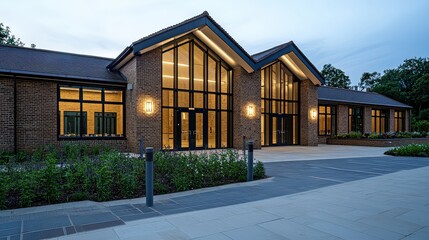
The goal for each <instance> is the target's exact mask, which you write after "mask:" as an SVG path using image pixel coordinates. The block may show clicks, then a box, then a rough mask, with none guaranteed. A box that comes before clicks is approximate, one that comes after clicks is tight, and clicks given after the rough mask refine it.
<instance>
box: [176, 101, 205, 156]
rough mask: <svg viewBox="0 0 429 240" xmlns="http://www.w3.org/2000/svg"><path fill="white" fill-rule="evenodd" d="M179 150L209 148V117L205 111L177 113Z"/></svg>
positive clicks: (185, 110)
mask: <svg viewBox="0 0 429 240" xmlns="http://www.w3.org/2000/svg"><path fill="white" fill-rule="evenodd" d="M177 121H178V123H177V126H178V127H177V134H178V140H179V142H178V143H177V146H178V148H179V150H195V149H204V148H205V146H207V137H206V136H207V117H206V114H205V112H204V110H188V109H183V110H178V111H177Z"/></svg>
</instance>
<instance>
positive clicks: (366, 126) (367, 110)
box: [363, 107, 372, 133]
mask: <svg viewBox="0 0 429 240" xmlns="http://www.w3.org/2000/svg"><path fill="white" fill-rule="evenodd" d="M371 110H372V108H371V107H364V110H363V133H371V132H372V131H371V127H372V123H371Z"/></svg>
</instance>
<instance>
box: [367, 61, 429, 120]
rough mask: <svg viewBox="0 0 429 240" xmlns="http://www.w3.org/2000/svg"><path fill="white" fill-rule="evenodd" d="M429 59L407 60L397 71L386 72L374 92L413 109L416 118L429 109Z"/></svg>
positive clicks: (376, 84) (375, 86)
mask: <svg viewBox="0 0 429 240" xmlns="http://www.w3.org/2000/svg"><path fill="white" fill-rule="evenodd" d="M427 75H429V58H412V59H406V60H405V61H404V63H402V64H401V65H399V66H398V67H397V68H395V69H388V70H385V71H384V74H383V76H381V77H380V79H379V80H378V81H377V82H376V83H375V85H374V87H373V91H374V92H378V93H380V94H383V95H386V96H388V97H390V98H392V99H395V100H397V101H400V102H403V103H406V104H408V105H410V106H412V107H413V113H414V116H419V113H420V111H421V110H423V109H426V108H429V103H428V101H427V99H429V96H428V95H429V91H427V88H428V86H429V85H428V84H429V79H428V76H427Z"/></svg>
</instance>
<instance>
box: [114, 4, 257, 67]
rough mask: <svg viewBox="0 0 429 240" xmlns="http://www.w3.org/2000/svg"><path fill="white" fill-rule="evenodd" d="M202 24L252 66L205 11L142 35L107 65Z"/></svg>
mask: <svg viewBox="0 0 429 240" xmlns="http://www.w3.org/2000/svg"><path fill="white" fill-rule="evenodd" d="M204 26H207V27H209V28H210V29H211V30H212V31H214V32H215V33H216V34H217V35H218V36H219V37H220V38H221V39H222V40H223V41H225V43H226V44H228V46H230V47H231V48H232V49H233V50H234V51H235V52H236V53H237V54H238V55H239V56H240V57H241V58H243V59H244V60H245V61H246V62H247V63H248V64H249V65H250V66H253V64H254V63H253V59H252V58H251V56H250V55H249V54H248V53H247V52H246V51H245V50H244V49H243V48H242V47H241V46H240V45H239V44H238V43H237V42H236V41H235V40H234V39H233V38H232V37H231V36H230V35H229V34H228V33H227V32H226V31H225V29H223V28H222V27H221V26H220V25H219V24H218V23H216V22H215V21H214V19H213V18H212V17H210V15H209V13H208V12H207V11H204V12H203V13H202V14H200V15H197V16H195V17H193V18H190V19H187V20H185V21H183V22H181V23H178V24H175V25H173V26H170V27H167V28H164V29H162V30H160V31H158V32H155V33H152V34H150V35H148V36H146V37H143V38H141V39H139V40H137V41H135V42H133V43H132V44H131V45H130V46H129V47H127V48H125V49H124V51H122V53H121V54H119V56H118V57H116V58H115V59H114V60H113V61H112V63H111V64H109V65H108V66H107V68H109V69H113V68H114V67H115V66H116V65H117V64H118V63H119V62H121V61H122V60H123V59H124V58H125V57H126V56H127V55H129V54H134V55H137V54H139V52H140V51H141V50H143V49H145V48H148V47H150V46H152V45H154V44H157V43H160V42H163V41H165V40H168V39H171V38H174V37H176V36H179V35H182V34H185V33H189V32H192V31H195V30H197V29H200V28H202V27H204Z"/></svg>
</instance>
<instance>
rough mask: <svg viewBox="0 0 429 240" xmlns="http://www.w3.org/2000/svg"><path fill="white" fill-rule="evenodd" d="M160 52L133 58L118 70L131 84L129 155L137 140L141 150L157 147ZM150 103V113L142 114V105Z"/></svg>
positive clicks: (158, 145)
mask: <svg viewBox="0 0 429 240" xmlns="http://www.w3.org/2000/svg"><path fill="white" fill-rule="evenodd" d="M161 57H162V55H161V48H157V49H154V50H152V51H150V52H147V53H144V54H142V55H140V56H136V57H135V58H134V59H133V60H132V61H130V62H129V63H127V64H126V65H125V66H124V67H122V68H121V69H120V71H121V73H122V74H124V75H125V76H126V77H127V81H128V83H132V84H133V89H132V90H127V107H126V109H127V115H126V116H127V119H126V121H127V139H128V148H129V150H130V151H131V152H136V153H137V152H138V151H139V142H138V140H139V139H140V138H143V140H144V145H145V147H154V148H155V149H160V148H161V147H162V144H161V74H162V72H161ZM148 100H150V101H152V102H153V113H151V114H148V113H146V112H145V111H144V107H145V102H146V101H148Z"/></svg>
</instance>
